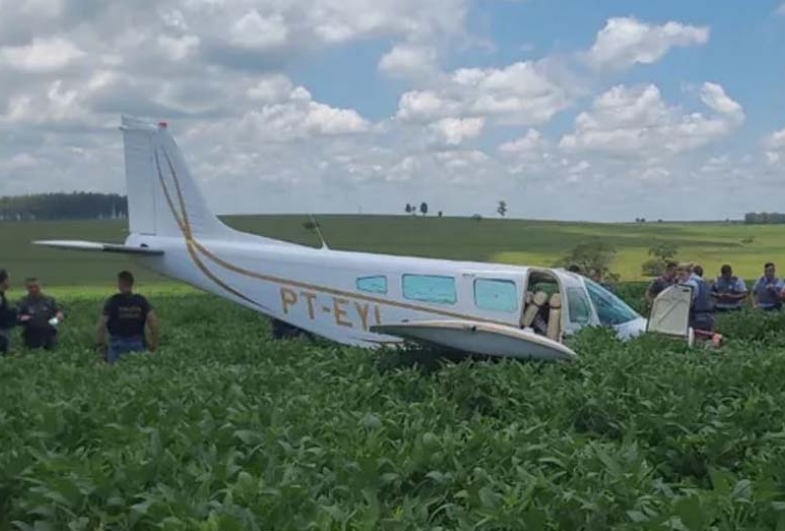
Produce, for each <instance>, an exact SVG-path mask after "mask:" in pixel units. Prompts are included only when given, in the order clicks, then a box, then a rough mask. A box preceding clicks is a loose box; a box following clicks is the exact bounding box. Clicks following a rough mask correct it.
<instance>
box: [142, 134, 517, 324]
mask: <svg viewBox="0 0 785 531" xmlns="http://www.w3.org/2000/svg"><path fill="white" fill-rule="evenodd" d="M163 153H164V156H165V157H166V159H167V163H168V165H169V170H170V172H171V175H172V179H173V180H174V185H175V190H176V192H177V196H178V202H179V203H180V207H181V209H182V213H183V219H182V220H181V219H180V216H178V214H177V212H176V208H175V206H174V204H173V202H172V200H171V196H170V194H169V191H168V189H167V186H166V183H165V181H164V178H163V175H162V173H161V168H160V164H159V162H158V153H157V150H156V154H155V157H156V166H157V169H158V177H159V181H160V182H161V187H162V188H163V192H164V195H165V196H166V201H167V204H168V206H169V209H170V211H171V213H172V216H174V218H175V221H176V222H177V225H178V227H179V228H180V231H181V232H182V234H183V238H184V239H185V243H186V246H187V248H188V252H189V254H190V255H191V258H192V260H193V261H194V264H195V265H196V267H197V268H199V270H200V271H202V272H203V273H204V274H205V275H206V276H207V277H208V278H209V279H210V280H212V281H213V282H214V283H216V284H217V285H218V286H220V287H221V288H223V289H225V290H227V291H229V292H230V293H233V294H234V295H236V296H238V297H241V298H242V299H244V300H246V301H249V302H252V303H253V304H255V305H257V306H261V307H262V308H265V309H267V310H268V311H269V309H268V308H266V307H265V306H263V305H261V304H259V303H258V302H256V301H252V300H250V299H248V297H246V296H245V295H243V294H241V293H239V292H238V291H237V290H235V289H234V288H232V287H230V286H228V285H227V284H225V283H224V282H223V281H222V280H220V279H218V278H217V277H215V276H214V274H213V273H212V272H211V271H210V270H209V269H207V267H206V266H205V265H204V264H203V263H202V262H201V260H199V258H198V257H197V256H196V253H195V250H196V251H199V252H200V253H201V254H203V255H204V256H205V257H207V258H208V259H209V260H210V261H212V262H214V263H215V264H217V265H219V266H221V267H223V268H224V269H227V270H229V271H232V272H234V273H236V274H238V275H242V276H246V277H249V278H255V279H258V280H262V281H265V282H271V283H275V284H283V285H286V286H292V287H298V288H302V289H310V290H313V291H319V292H323V293H327V294H330V295H338V296H344V297H351V298H354V299H359V300H363V301H366V302H373V303H376V304H380V305H384V306H390V307H393V308H401V309H405V310H412V311H419V312H425V313H431V314H436V315H441V316H444V317H452V318H456V319H468V320H473V321H479V322H484V323H493V324H498V325H502V326H512V325H511V324H510V323H507V322H504V321H497V320H494V319H487V318H483V317H477V316H473V315H468V314H464V313H458V312H451V311H448V310H441V309H437V308H429V307H427V306H420V305H417V304H409V303H405V302H398V301H392V300H389V299H383V298H380V297H373V296H369V295H364V294H359V293H356V292H351V291H345V290H340V289H335V288H330V287H327V286H320V285H318V284H311V283H308V282H302V281H298V280H292V279H288V278H283V277H277V276H274V275H268V274H263V273H257V272H255V271H249V270H247V269H243V268H241V267H239V266H237V265H235V264H232V263H230V262H227V261H226V260H224V259H222V258H219V257H218V256H216V255H215V254H213V253H212V252H211V251H209V250H208V249H207V248H205V247H204V245H202V244H201V243H200V242H199V241H198V240H197V239H196V238H195V237H194V236H193V233H192V231H191V226H190V220H189V219H188V213H187V211H186V207H185V201H184V200H183V196H182V190H181V188H180V182H179V179H178V177H177V172H175V170H174V167H173V166H172V163H171V160H170V159H169V155H168V154H167V153H166V150H165V149H164V150H163Z"/></svg>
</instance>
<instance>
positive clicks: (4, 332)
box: [0, 269, 16, 356]
mask: <svg viewBox="0 0 785 531" xmlns="http://www.w3.org/2000/svg"><path fill="white" fill-rule="evenodd" d="M9 287H10V286H9V282H8V272H7V271H6V270H5V269H0V356H5V355H6V354H8V349H9V348H10V347H11V329H12V328H13V327H14V326H15V325H16V310H15V309H14V308H12V307H11V305H10V304H9V302H8V299H6V297H5V292H6V291H8V288H9Z"/></svg>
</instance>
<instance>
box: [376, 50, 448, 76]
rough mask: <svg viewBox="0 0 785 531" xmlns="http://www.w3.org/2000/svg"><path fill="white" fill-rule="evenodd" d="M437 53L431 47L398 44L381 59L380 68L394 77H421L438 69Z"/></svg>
mask: <svg viewBox="0 0 785 531" xmlns="http://www.w3.org/2000/svg"><path fill="white" fill-rule="evenodd" d="M436 61H437V53H436V50H434V49H433V48H431V47H428V46H418V45H413V44H409V43H403V44H397V45H395V46H394V47H393V48H392V49H391V50H390V51H389V52H387V53H386V54H384V55H383V56H382V58H381V59H380V60H379V70H380V71H381V72H382V73H384V74H385V75H388V76H390V77H394V78H404V79H406V78H415V79H416V78H421V77H422V76H428V75H432V74H433V73H434V72H435V71H436V70H437V65H436Z"/></svg>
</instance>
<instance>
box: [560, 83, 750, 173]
mask: <svg viewBox="0 0 785 531" xmlns="http://www.w3.org/2000/svg"><path fill="white" fill-rule="evenodd" d="M702 94H703V96H704V97H703V100H704V102H706V103H707V105H709V106H710V107H711V108H712V109H714V110H718V111H721V112H720V113H719V114H718V115H717V116H710V117H707V116H704V115H703V114H700V113H686V112H684V111H682V110H681V109H679V108H678V107H674V106H670V105H668V104H667V103H665V102H664V101H663V100H662V97H661V94H660V91H659V89H658V88H657V87H656V86H654V85H646V86H636V87H626V86H624V85H618V86H616V87H613V88H612V89H610V90H608V91H607V92H605V93H604V94H601V95H600V96H598V97H597V98H596V99H595V100H594V103H593V106H592V109H591V110H590V111H586V112H582V113H580V114H579V115H578V117H577V118H576V120H575V131H574V132H573V133H571V134H568V135H565V136H564V137H563V138H562V139H561V142H560V144H559V147H560V148H562V149H563V150H565V151H567V152H574V151H596V152H602V153H606V154H611V155H616V156H622V157H638V158H649V159H654V158H656V157H662V156H669V155H673V154H677V153H681V152H684V151H689V150H692V149H696V148H699V147H702V146H705V145H707V144H710V143H711V142H714V141H716V140H719V139H720V138H723V137H725V136H726V135H728V134H729V133H730V132H731V131H732V130H733V129H734V127H736V126H737V125H738V123H739V118H740V116H741V117H743V111H742V110H741V108H740V107H737V105H738V104H736V103H735V102H733V100H731V99H730V98H728V97H727V95H725V92H724V91H723V90H722V88H721V87H719V86H716V85H715V86H711V85H709V86H704V90H703V93H702Z"/></svg>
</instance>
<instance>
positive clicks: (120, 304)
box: [96, 271, 158, 363]
mask: <svg viewBox="0 0 785 531" xmlns="http://www.w3.org/2000/svg"><path fill="white" fill-rule="evenodd" d="M133 286H134V276H133V275H132V274H131V273H130V272H129V271H121V272H120V273H119V274H118V275H117V287H118V290H119V293H116V294H115V295H112V296H111V297H109V299H107V301H106V303H105V304H104V308H103V312H102V314H101V317H100V318H99V320H98V326H97V329H96V345H97V346H98V347H99V348H101V349H103V348H105V347H106V345H105V343H106V341H105V333H106V331H107V330H108V331H109V345H108V350H107V354H106V361H107V362H109V363H115V362H116V361H117V360H118V359H119V358H120V357H121V356H123V355H125V354H128V353H132V352H142V351H144V350H149V351H150V352H155V350H156V348H157V347H158V319H157V317H156V315H155V313H154V312H153V308H152V306H151V305H150V303H149V302H148V301H147V299H146V298H145V297H143V296H142V295H139V294H138V293H134V292H133ZM145 325H146V326H147V328H149V330H150V339H149V341H148V340H147V338H146V336H145Z"/></svg>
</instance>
